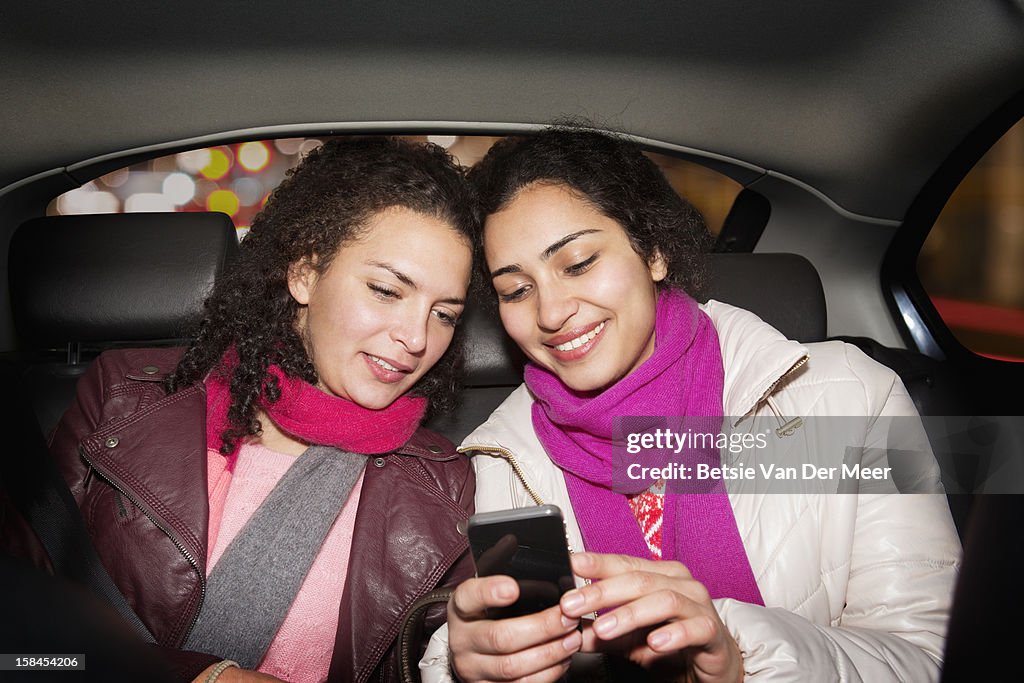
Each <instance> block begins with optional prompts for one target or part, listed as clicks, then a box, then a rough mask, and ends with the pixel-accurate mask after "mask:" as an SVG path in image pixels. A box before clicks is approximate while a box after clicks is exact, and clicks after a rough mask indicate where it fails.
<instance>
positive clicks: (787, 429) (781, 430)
mask: <svg viewBox="0 0 1024 683" xmlns="http://www.w3.org/2000/svg"><path fill="white" fill-rule="evenodd" d="M809 359H810V356H809V355H805V356H803V357H802V358H800V359H799V360H798V361H797V362H795V363H793V365H792V366H791V367H790V368H789V370H786V371H785V372H784V373H782V374H781V375H780V376H779V378H778V379H776V380H775V381H774V382H772V384H771V386H769V387H768V389H767V390H766V391H765V392H764V394H763V395H762V396H761V398H760V399H758V401H757V403H755V404H754V405H755V406H757V405H760V404H762V403H765V404H767V405H768V407H769V408H770V409H771V411H772V412H773V413H775V417H776V419H777V420H778V421H779V427H778V428H777V429H776V430H775V434H776V435H777V436H778V437H779V438H780V439H781V438H784V437H787V436H792V435H793V432H795V431H796V430H798V429H800V428H801V427H803V425H804V420H803V418H802V417H800V416H797V417H794V418H793V419H792V420H789V421H788V422H786V423H785V424H783V423H782V421H783V420H784V419H785V417H784V416H783V415H782V414H781V413H780V412H779V410H778V409H777V408H776V407H775V406H774V405H773V404H772V402H771V395H772V394H773V393H775V388H776V387H777V386H779V383H780V382H782V380H784V379H786V378H787V377H789V376H790V375H792V374H793V373H794V372H796V371H797V370H799V369H800V368H802V367H803V366H804V365H805V364H806V363H807V361H808V360H809Z"/></svg>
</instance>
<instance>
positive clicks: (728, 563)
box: [525, 290, 764, 605]
mask: <svg viewBox="0 0 1024 683" xmlns="http://www.w3.org/2000/svg"><path fill="white" fill-rule="evenodd" d="M654 339H655V348H654V353H653V354H652V355H651V357H650V358H648V359H647V360H646V361H644V363H643V364H641V365H640V367H638V368H637V369H636V370H634V371H633V372H631V373H630V374H629V375H627V376H626V377H624V378H622V379H621V380H619V381H618V382H616V383H615V384H613V385H612V386H610V387H608V388H607V389H605V390H604V391H602V392H601V393H599V394H597V395H594V394H593V393H589V392H588V393H583V392H575V391H573V390H571V389H569V388H568V387H566V386H565V385H564V384H562V382H561V381H560V380H559V379H558V377H557V376H556V375H555V374H553V373H552V372H550V371H548V370H546V369H544V368H541V367H540V366H538V365H535V364H533V363H530V364H528V365H527V367H526V373H525V378H526V385H527V386H528V387H529V389H530V391H531V392H532V393H533V395H534V396H535V397H536V399H537V400H536V401H535V402H534V404H533V427H534V429H535V430H536V433H537V437H538V438H539V439H540V442H541V443H542V444H543V445H544V449H545V450H546V451H547V453H548V455H549V456H550V457H551V460H552V461H554V463H555V464H556V465H558V466H559V467H560V468H561V469H562V471H563V472H564V474H565V482H566V486H567V488H568V491H569V499H570V501H571V502H572V507H573V512H574V513H575V515H576V520H577V521H578V522H579V525H580V531H581V532H582V534H583V540H584V543H585V545H586V547H587V549H588V550H591V551H594V552H602V553H620V554H625V555H632V556H634V557H643V558H650V557H651V553H650V550H649V548H648V547H647V544H646V542H645V541H644V538H643V534H642V532H641V531H640V526H639V524H638V523H637V521H636V518H635V517H634V516H633V513H632V511H631V510H630V508H629V503H628V501H627V499H626V496H625V495H624V494H622V493H616V492H615V491H613V490H612V459H613V445H612V421H613V419H614V418H615V417H616V416H656V415H682V416H692V417H717V418H718V420H717V422H716V424H718V425H720V424H721V416H722V412H723V408H722V391H723V385H724V381H725V371H724V368H723V367H722V354H721V351H720V349H719V345H718V334H717V333H716V332H715V328H714V325H713V324H712V323H711V319H710V318H708V316H707V315H706V314H705V313H704V312H703V311H701V310H700V309H699V308H698V307H697V303H696V302H695V301H694V300H693V299H691V298H690V297H688V296H686V295H685V294H683V293H681V292H675V291H672V290H666V291H664V292H662V294H661V296H660V297H659V299H658V305H657V318H656V321H655V326H654ZM714 459H715V462H717V461H718V455H717V453H715V454H714ZM616 483H620V482H619V481H618V479H617V480H616ZM649 484H650V482H639V483H638V484H637V486H638V491H639V490H643V489H644V488H646V487H647V486H648V485H649ZM638 491H631V493H635V492H638ZM666 496H667V498H666V499H665V513H664V518H663V524H662V546H663V547H662V555H663V557H664V558H665V559H667V560H678V561H680V562H682V563H683V564H684V565H686V567H687V568H688V569H689V570H690V572H691V573H692V574H693V576H694V578H696V579H697V580H699V581H700V582H701V583H703V584H704V585H705V586H706V587H707V589H708V591H709V592H710V593H711V597H713V598H723V597H728V598H736V599H738V600H742V601H743V602H749V603H753V604H757V605H763V604H764V601H763V599H762V598H761V592H760V590H759V589H758V587H757V582H756V581H755V580H754V574H753V571H752V570H751V568H750V561H749V560H748V559H747V553H746V551H745V550H744V548H743V541H742V539H741V538H740V534H739V530H738V529H737V528H736V518H735V516H734V515H733V511H732V506H731V505H730V503H729V496H728V495H727V494H726V492H725V488H724V486H723V485H722V483H721V481H718V482H717V483H716V484H715V486H714V487H713V488H712V489H711V491H710V492H708V493H678V494H677V493H671V492H670V493H667V494H666Z"/></svg>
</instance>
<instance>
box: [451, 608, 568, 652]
mask: <svg viewBox="0 0 1024 683" xmlns="http://www.w3.org/2000/svg"><path fill="white" fill-rule="evenodd" d="M577 623H578V622H577V620H576V619H571V618H569V617H566V616H565V615H564V614H562V610H561V609H559V608H558V607H557V606H555V607H551V608H549V609H546V610H544V611H542V612H537V613H536V614H527V615H526V616H522V617H511V618H508V619H494V620H488V621H481V622H479V623H477V624H475V625H474V626H475V628H473V629H472V630H470V631H468V634H469V638H468V647H469V649H470V650H471V651H473V652H476V653H480V654H488V655H506V654H510V653H514V652H519V651H521V650H526V649H528V648H531V647H536V646H538V645H541V644H543V643H548V642H550V641H552V640H556V639H558V638H560V637H562V636H564V635H566V634H567V633H569V632H570V631H575V629H576V625H577Z"/></svg>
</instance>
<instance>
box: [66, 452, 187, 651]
mask: <svg viewBox="0 0 1024 683" xmlns="http://www.w3.org/2000/svg"><path fill="white" fill-rule="evenodd" d="M78 452H79V455H81V456H82V459H83V460H85V462H86V463H88V465H89V468H90V470H92V471H94V472H96V473H97V474H98V475H99V476H100V477H102V478H103V479H104V480H105V481H107V482H108V483H109V484H110V485H111V486H113V487H114V489H115V490H116V491H118V492H119V493H120V494H121V495H122V496H124V497H125V498H127V499H128V500H129V501H131V502H132V504H133V505H135V507H137V508H138V509H139V510H141V511H142V514H144V515H146V517H147V518H148V519H149V521H151V522H152V523H153V524H154V526H156V528H158V529H160V531H162V532H164V533H165V534H166V535H167V538H169V539H170V541H171V543H173V544H174V546H175V547H176V548H177V549H178V552H180V553H181V554H182V556H184V558H185V559H186V560H188V563H189V564H190V565H192V569H193V570H195V572H196V575H197V576H198V577H199V608H200V609H201V608H202V606H203V602H205V601H206V576H204V575H203V572H202V570H201V569H200V568H199V562H197V561H196V558H195V557H194V556H193V555H192V553H190V552H189V551H188V549H187V548H185V545H184V544H183V543H181V542H180V541H179V540H178V539H177V538H175V536H174V534H173V533H171V531H170V530H169V529H167V528H166V527H164V525H163V524H161V523H160V522H158V521H157V520H156V518H155V517H153V515H151V514H149V511H148V510H146V508H145V507H143V505H142V504H141V503H139V501H138V499H137V498H135V496H133V495H132V494H130V493H129V492H128V491H127V490H126V489H125V487H124V486H122V485H121V484H120V483H119V482H117V481H115V480H114V478H113V477H112V476H110V475H109V474H108V473H107V472H105V471H103V470H102V469H101V468H99V467H97V466H96V463H94V462H93V461H92V460H90V459H89V456H88V455H86V453H85V449H84V448H79V449H78ZM200 609H196V611H195V613H194V614H193V615H192V621H191V623H190V624H189V626H188V630H186V631H185V633H184V634H182V638H181V640H182V642H184V640H185V638H187V637H188V634H189V633H191V632H192V628H193V627H194V626H195V625H196V622H197V621H199V611H200Z"/></svg>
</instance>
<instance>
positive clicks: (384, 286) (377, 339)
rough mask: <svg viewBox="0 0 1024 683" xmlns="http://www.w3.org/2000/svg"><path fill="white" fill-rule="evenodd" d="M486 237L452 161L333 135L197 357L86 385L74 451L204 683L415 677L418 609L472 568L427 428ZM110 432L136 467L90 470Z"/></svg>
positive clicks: (68, 425)
mask: <svg viewBox="0 0 1024 683" xmlns="http://www.w3.org/2000/svg"><path fill="white" fill-rule="evenodd" d="M474 224H475V213H474V202H473V198H472V193H471V192H470V190H469V187H468V185H467V184H466V182H465V178H464V177H463V174H462V172H461V169H460V168H458V167H457V166H456V165H455V163H454V162H453V160H452V159H451V157H449V156H448V155H447V153H446V152H445V151H444V150H443V149H441V148H439V147H436V146H434V145H423V144H416V143H412V142H408V141H403V140H400V139H392V138H354V139H339V140H332V141H329V142H327V143H326V144H324V145H323V146H322V147H320V148H319V149H317V150H315V151H313V152H311V153H310V154H309V155H308V156H307V157H306V158H305V159H304V160H303V161H302V162H301V164H300V165H299V166H298V167H296V168H295V169H294V170H293V171H291V172H290V174H289V176H288V177H287V178H286V179H285V181H284V182H283V183H282V184H281V185H280V186H279V187H278V188H277V189H276V190H275V191H274V193H273V194H272V195H271V197H270V199H269V201H268V202H267V204H266V206H265V208H264V209H263V210H262V211H261V212H260V214H259V215H258V216H257V218H256V219H255V220H254V222H253V225H252V228H251V230H250V231H249V233H248V234H247V235H246V237H245V238H244V239H243V240H242V243H241V245H240V256H239V258H238V260H237V261H236V262H235V263H234V264H232V265H231V267H230V269H229V272H228V273H227V274H226V275H225V276H224V277H223V278H221V279H220V280H219V281H218V282H216V283H215V286H214V289H213V292H212V293H211V295H210V296H209V298H208V299H207V301H206V303H205V309H204V310H205V314H204V319H203V320H202V323H201V326H200V327H199V331H198V334H197V336H196V337H195V341H194V342H193V343H192V344H191V346H189V347H188V348H187V349H186V350H184V352H182V350H180V349H164V350H160V349H143V350H138V349H137V350H122V351H113V352H107V353H106V354H104V355H102V356H101V357H100V358H99V359H98V360H97V362H96V363H94V365H93V366H92V367H91V368H90V369H89V371H88V373H87V374H86V376H85V377H84V378H83V380H82V381H81V383H80V385H79V390H78V395H77V399H76V402H75V404H74V405H73V407H72V408H71V409H70V410H69V411H68V413H67V414H66V415H65V416H64V418H63V419H62V421H61V423H60V425H59V426H58V428H57V430H56V432H55V435H54V437H53V441H52V447H51V450H52V452H53V454H54V456H55V457H56V459H57V460H58V462H59V464H60V466H61V468H62V471H63V473H64V475H65V477H66V478H67V480H68V482H69V484H70V487H71V489H72V492H73V493H74V494H75V496H76V498H77V501H78V503H79V505H80V507H81V509H82V510H83V513H84V517H85V519H86V523H87V526H88V528H89V530H90V533H91V534H92V536H93V540H94V543H95V546H96V549H97V552H98V554H99V555H100V558H101V560H102V561H103V564H104V565H105V567H106V568H107V569H108V571H109V573H110V574H111V577H112V578H113V580H114V582H115V583H116V584H117V586H118V587H119V588H120V590H121V592H122V593H124V595H125V597H126V598H127V599H128V601H129V603H130V604H131V606H132V608H133V609H134V610H135V611H136V612H137V614H138V615H139V617H140V618H141V620H142V622H143V623H144V624H145V626H146V627H147V628H148V630H149V631H150V632H151V633H152V635H153V638H154V639H155V641H156V642H157V644H158V645H159V646H160V647H161V649H163V650H164V651H165V653H166V655H167V658H168V660H169V661H171V663H172V666H173V667H174V669H175V670H176V671H177V672H178V674H179V675H180V677H181V678H182V679H183V680H193V679H194V680H196V681H207V682H209V681H213V680H214V679H216V680H219V681H221V683H226V682H227V681H234V680H239V681H241V680H277V679H281V680H286V681H323V680H337V681H341V680H344V681H350V680H366V679H368V678H370V677H375V680H392V679H397V677H398V675H399V674H398V672H399V670H400V662H399V653H398V652H397V650H398V648H397V647H396V637H397V633H398V630H399V627H400V625H401V623H402V617H403V615H404V614H405V613H406V611H407V610H408V609H409V607H410V605H411V604H412V603H413V602H415V601H416V600H417V599H419V598H420V597H422V596H424V595H425V594H426V593H428V592H430V591H431V590H432V589H434V588H435V587H437V586H439V585H444V584H454V583H457V582H458V581H459V580H461V579H462V578H465V576H466V575H467V571H468V567H467V566H466V563H465V557H464V549H465V540H464V539H463V538H462V537H461V536H460V535H459V534H458V533H457V531H456V525H457V523H458V522H459V521H460V520H463V519H465V518H466V516H467V515H468V514H469V513H470V512H471V510H472V505H473V492H474V484H473V477H472V472H471V471H470V468H469V466H468V465H467V464H466V463H465V462H464V461H463V460H462V459H458V458H457V457H456V454H455V452H454V449H453V447H452V445H451V444H450V443H449V442H447V441H446V440H445V439H444V438H443V437H441V436H439V435H437V434H433V433H431V432H429V431H427V430H425V429H423V428H421V427H420V422H421V421H422V420H423V418H424V415H425V414H427V413H429V412H432V411H439V410H444V409H446V408H447V407H448V406H449V405H450V404H451V402H452V400H453V396H454V392H455V389H456V386H457V378H456V370H457V366H458V362H459V336H460V335H459V331H458V330H459V328H458V323H459V319H460V317H461V315H462V311H463V307H464V304H465V298H466V292H467V288H468V286H469V283H470V279H471V270H472V269H471V261H472V257H471V249H470V235H471V233H472V232H473V230H474ZM161 378H164V379H163V381H162V382H161V381H158V380H160V379H161ZM111 425H116V427H117V428H118V431H117V436H116V439H117V446H116V448H114V447H112V444H114V443H115V442H114V440H113V439H114V437H106V444H107V446H108V447H110V448H108V449H107V451H109V452H110V453H116V457H117V460H116V462H113V461H112V462H111V463H109V464H108V465H107V466H105V467H102V468H101V467H100V466H99V463H100V458H99V457H93V456H90V457H88V458H87V457H85V456H84V455H83V456H82V457H80V456H79V454H80V453H83V454H87V453H91V451H90V447H89V446H88V444H89V443H90V439H93V440H95V439H96V438H97V437H96V435H97V434H101V433H105V431H104V430H106V429H107V428H108V427H110V426H111ZM102 457H106V456H102ZM103 462H106V461H105V460H104V461H103ZM93 465H97V467H95V470H94V467H93ZM443 618H444V615H443V611H440V610H438V612H437V613H435V614H433V615H430V618H428V620H427V621H428V622H429V623H428V624H427V629H428V631H429V630H432V629H434V628H436V627H437V625H438V623H439V622H441V621H443ZM413 647H414V648H415V647H416V645H415V643H414V644H413ZM416 654H418V650H415V649H414V656H415V655H416Z"/></svg>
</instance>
